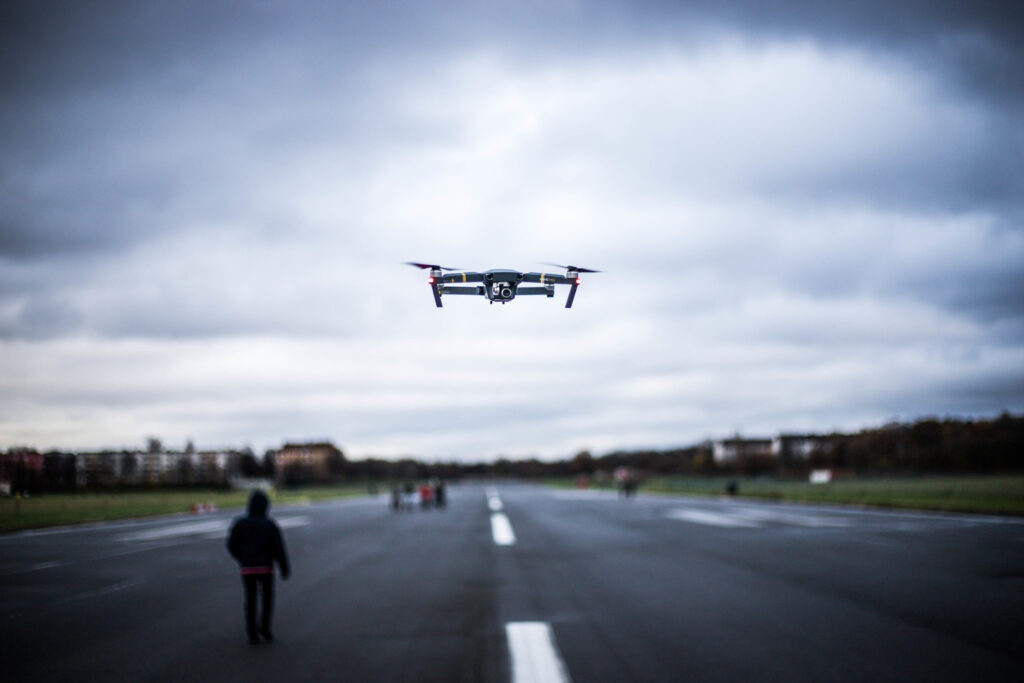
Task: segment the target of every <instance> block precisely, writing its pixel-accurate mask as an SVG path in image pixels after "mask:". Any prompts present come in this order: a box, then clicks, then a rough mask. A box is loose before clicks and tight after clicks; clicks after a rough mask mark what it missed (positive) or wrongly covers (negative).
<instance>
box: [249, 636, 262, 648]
mask: <svg viewBox="0 0 1024 683" xmlns="http://www.w3.org/2000/svg"><path fill="white" fill-rule="evenodd" d="M249 642H250V643H252V644H253V645H259V644H260V637H259V636H258V635H256V634H255V633H250V634H249Z"/></svg>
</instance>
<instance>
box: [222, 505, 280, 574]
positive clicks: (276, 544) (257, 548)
mask: <svg viewBox="0 0 1024 683" xmlns="http://www.w3.org/2000/svg"><path fill="white" fill-rule="evenodd" d="M269 507H270V501H269V500H268V499H267V495H266V494H265V493H263V492H262V491H253V493H252V495H251V496H249V516H248V517H240V518H239V519H237V520H236V521H235V523H234V525H233V526H232V527H231V534H230V535H229V536H228V552H230V553H231V556H232V557H234V558H235V559H236V560H238V564H240V565H241V566H242V569H252V568H266V567H270V568H273V566H274V562H275V561H276V562H277V564H278V566H279V567H280V568H281V576H282V577H284V578H288V574H289V573H290V571H291V569H290V567H289V566H288V553H286V552H285V549H284V539H283V538H282V537H281V530H280V529H279V528H278V526H277V524H275V523H274V521H273V520H271V519H268V518H267V508H269Z"/></svg>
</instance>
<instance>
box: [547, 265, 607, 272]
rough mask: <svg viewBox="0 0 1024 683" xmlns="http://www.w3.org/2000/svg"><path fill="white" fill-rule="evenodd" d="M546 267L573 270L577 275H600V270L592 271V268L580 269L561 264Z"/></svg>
mask: <svg viewBox="0 0 1024 683" xmlns="http://www.w3.org/2000/svg"><path fill="white" fill-rule="evenodd" d="M544 265H546V266H555V267H557V268H564V269H565V270H573V271H576V272H577V273H600V272H601V271H600V270H591V269H590V268H580V267H579V266H563V265H562V264H560V263H545V264H544Z"/></svg>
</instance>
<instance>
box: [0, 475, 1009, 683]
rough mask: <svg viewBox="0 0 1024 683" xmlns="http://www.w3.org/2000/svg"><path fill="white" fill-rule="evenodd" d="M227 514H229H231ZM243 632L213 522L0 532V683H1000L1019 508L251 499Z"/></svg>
mask: <svg viewBox="0 0 1024 683" xmlns="http://www.w3.org/2000/svg"><path fill="white" fill-rule="evenodd" d="M236 514H237V513H236ZM271 515H272V516H273V517H274V518H275V519H277V521H278V522H279V524H280V525H281V526H282V529H283V533H284V537H285V541H286V543H287V546H288V551H289V554H290V556H291V561H292V565H293V569H292V571H293V575H292V578H291V580H289V581H280V580H278V582H277V611H276V614H275V619H274V631H275V636H276V641H275V642H274V643H271V644H262V645H259V646H252V645H250V644H249V643H248V642H247V640H246V637H245V631H244V627H243V624H242V590H241V581H240V579H239V577H238V572H237V568H236V566H235V565H234V563H233V561H232V560H231V558H230V557H229V556H228V555H227V552H226V550H225V548H224V539H225V535H226V532H227V528H228V525H229V523H230V520H231V518H232V516H233V515H232V514H230V513H218V514H213V515H205V516H189V517H178V518H164V519H159V520H148V521H137V522H127V523H112V524H104V525H91V526H87V527H79V528H74V529H60V530H51V531H40V532H25V533H20V534H12V535H7V536H0V666H2V669H0V670H2V671H3V677H4V678H5V679H6V680H30V679H31V680H43V681H51V680H54V681H55V680H69V679H75V680H99V679H103V680H123V681H145V680H150V681H163V680H169V679H174V680H196V681H222V680H223V681H234V680H238V681H242V680H244V681H254V680H256V681H259V680H343V681H405V680H407V681H523V682H526V681H577V682H580V681H680V680H691V681H694V680H695V681H738V680H743V681H748V680H758V681H761V680H780V681H783V680H784V681H820V680H830V681H831V680H838V681H865V680H871V681H907V680H929V681H963V680H991V681H1003V680H1005V681H1011V680H1012V681H1017V680H1020V678H1021V674H1022V672H1024V520H1017V519H1007V518H990V517H981V516H970V515H944V514H922V513H904V512H888V511H867V510H859V509H852V508H838V507H821V506H803V505H785V504H773V503H754V502H748V501H737V500H727V499H710V498H708V499H700V498H672V497H659V496H645V495H640V496H639V497H637V498H635V499H633V500H628V501H627V500H619V499H618V498H617V497H616V496H615V495H614V494H606V493H595V492H589V491H563V490H554V489H548V488H543V487H538V486H529V485H524V484H517V483H502V482H499V483H494V484H462V485H457V486H452V487H450V488H449V504H448V506H447V507H446V509H444V510H435V511H420V510H416V511H414V512H404V513H393V512H392V511H390V510H389V509H388V506H387V501H386V500H385V499H383V498H370V499H363V500H351V501H342V502H337V503H330V504H321V505H312V506H305V507H284V508H272V509H271Z"/></svg>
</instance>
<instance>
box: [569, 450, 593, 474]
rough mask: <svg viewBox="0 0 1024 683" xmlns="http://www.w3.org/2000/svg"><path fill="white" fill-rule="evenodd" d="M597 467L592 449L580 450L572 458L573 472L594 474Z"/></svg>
mask: <svg viewBox="0 0 1024 683" xmlns="http://www.w3.org/2000/svg"><path fill="white" fill-rule="evenodd" d="M595 469H597V467H596V465H595V464H594V456H592V455H591V454H590V451H580V452H579V453H577V454H576V455H575V456H573V459H572V471H573V474H593V473H594V470H595Z"/></svg>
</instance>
